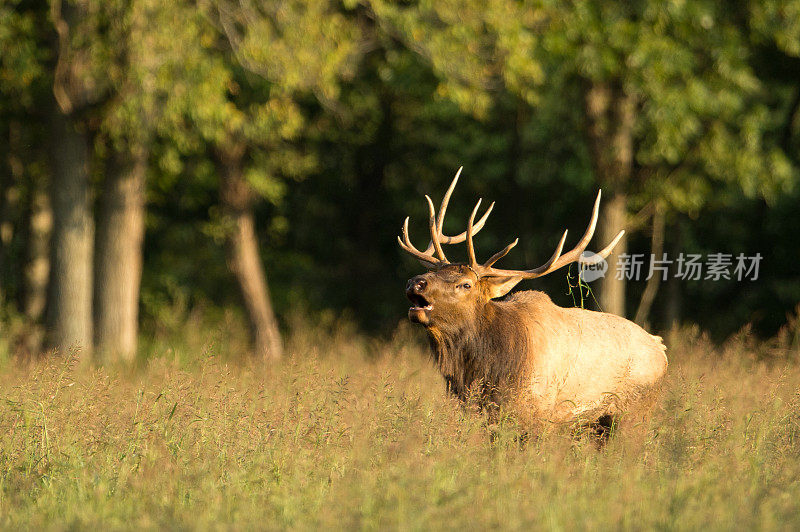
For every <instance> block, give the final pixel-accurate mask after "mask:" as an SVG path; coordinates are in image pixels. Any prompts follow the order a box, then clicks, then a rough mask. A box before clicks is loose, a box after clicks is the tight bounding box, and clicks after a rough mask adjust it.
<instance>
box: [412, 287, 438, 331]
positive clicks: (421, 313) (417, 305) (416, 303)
mask: <svg viewBox="0 0 800 532" xmlns="http://www.w3.org/2000/svg"><path fill="white" fill-rule="evenodd" d="M408 299H409V300H410V301H411V304H412V306H411V308H410V309H408V319H410V320H411V321H415V322H417V323H421V324H423V325H427V324H428V323H429V322H430V315H429V313H430V311H432V310H433V304H432V303H431V302H429V301H428V300H427V299H425V298H424V297H422V296H421V295H419V294H414V293H409V294H408Z"/></svg>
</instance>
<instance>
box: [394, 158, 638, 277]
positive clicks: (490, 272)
mask: <svg viewBox="0 0 800 532" xmlns="http://www.w3.org/2000/svg"><path fill="white" fill-rule="evenodd" d="M463 168H464V167H463V166H462V167H461V168H459V169H458V172H456V176H455V177H454V178H453V182H452V183H450V187H449V188H448V189H447V192H446V193H445V195H444V199H442V204H441V206H440V207H439V216H438V218H437V216H436V211H435V209H434V207H433V201H432V200H431V198H430V196H428V195H426V196H425V199H426V200H427V201H428V211H429V218H428V228H429V229H430V233H431V241H430V243H429V244H428V247H427V248H426V249H425V251H420V250H418V249H417V248H416V247H414V245H413V244H412V243H411V240H410V239H409V237H408V222H409V218H408V217H406V219H405V222H404V223H403V238H402V239H401V238H400V237H399V236H398V237H397V241H398V242H399V243H400V247H402V248H403V249H404V250H406V251H407V252H408V253H410V254H411V255H413V256H415V257H416V258H417V259H418V260H419V261H420V262H422V263H423V265H425V266H427V267H430V268H432V269H437V268H440V267H442V266H444V265H446V264H450V263H449V262H448V260H447V257H446V256H445V254H444V251H443V250H442V244H459V243H461V242H464V241H465V240H466V242H467V255H468V260H469V262H468V265H469V267H470V268H471V269H472V270H473V271H474V272H475V273H476V274H478V275H479V276H480V277H514V278H518V279H520V280H522V279H535V278H537V277H542V276H544V275H547V274H548V273H551V272H554V271H555V270H557V269H559V268H563V267H564V266H566V265H567V264H571V263H573V262H575V261H577V260H579V259H580V258H581V253H583V252H584V250H586V246H588V245H589V241H590V240H591V239H592V236H594V230H595V227H596V226H597V215H598V213H599V211H600V194H601V192H600V191H598V192H597V199H596V200H595V202H594V209H592V219H591V220H589V227H587V229H586V232H585V233H584V234H583V237H582V238H581V239H580V241H579V242H578V244H577V245H576V246H575V247H574V248H572V249H571V250H570V251H568V252H567V253H565V254H563V255H562V254H561V252H562V250H563V249H564V242H565V241H566V239H567V231H564V234H563V235H562V236H561V240H559V242H558V246H556V250H555V252H554V253H553V255H552V256H551V257H550V259H549V260H548V261H547V262H545V263H544V264H542V265H541V266H539V267H538V268H533V269H532V270H502V269H498V268H494V267H492V266H493V265H494V263H495V262H497V261H498V260H500V259H501V258H503V257H505V256H506V255H507V254H508V252H509V251H511V250H512V249H513V248H514V246H516V245H517V243H518V242H519V239H516V240H514V241H513V242H512V243H510V244H509V245H507V246H506V247H504V248H503V249H502V250H500V251H498V252H497V253H495V254H494V255H492V256H491V257H490V258H489V260H487V261H486V262H484V263H483V264H478V261H477V259H476V258H475V245H474V243H473V241H472V238H473V236H475V235H476V234H477V233H478V231H480V230H481V229H483V226H484V225H485V223H486V219H487V218H488V217H489V214H490V213H491V212H492V209H493V208H494V203H492V204H491V205H490V206H489V208H488V209H487V210H486V212H485V213H484V215H483V216H482V217H481V219H480V220H478V222H477V223H475V216H477V214H478V210H479V209H480V206H481V201H482V200H480V199H479V200H478V203H477V204H476V205H475V208H474V209H472V213H471V214H470V217H469V221H468V222H467V230H466V231H464V232H463V233H461V234H459V235H456V236H446V235H444V234H442V226H443V224H444V215H445V212H446V211H447V205H448V203H449V202H450V195H451V194H452V193H453V189H454V188H455V186H456V183H457V182H458V178H459V176H460V175H461V170H462V169H463ZM624 234H625V231H620V232H619V233H618V234H617V236H615V237H614V239H613V240H612V241H611V243H610V244H609V245H608V246H606V247H605V248H603V250H602V251H600V252H599V253H596V254H595V255H594V256H592V257H590V258H586V259H583V261H582V262H583V263H584V264H596V263H598V262H600V261H601V260H603V259H605V258H606V257H608V256H609V255H610V254H611V251H612V250H613V249H614V247H615V246H616V245H617V243H618V242H619V241H620V239H621V238H622V235H624ZM434 252H435V253H436V255H437V256H438V257H437V256H434Z"/></svg>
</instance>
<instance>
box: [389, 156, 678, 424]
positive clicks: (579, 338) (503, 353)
mask: <svg viewBox="0 0 800 532" xmlns="http://www.w3.org/2000/svg"><path fill="white" fill-rule="evenodd" d="M460 174H461V169H459V170H458V173H456V176H455V178H454V179H453V181H452V183H451V184H450V187H449V188H448V189H447V192H446V193H445V195H444V199H443V200H442V203H441V206H440V208H439V213H438V216H437V214H436V211H435V209H434V206H433V201H431V198H430V197H429V196H427V195H426V196H425V199H426V200H427V201H428V208H429V213H430V215H429V218H428V226H429V230H430V243H429V244H428V247H427V248H426V249H425V251H420V250H419V249H418V248H416V247H414V245H413V244H412V243H411V240H410V239H409V235H408V222H409V219H408V218H406V219H405V223H404V224H403V230H402V238H400V237H398V241H399V242H400V247H402V248H403V250H405V251H407V252H408V253H410V254H411V255H413V256H414V257H415V258H417V259H418V260H419V261H420V262H421V263H422V264H423V265H424V266H426V267H427V268H428V270H429V271H428V272H427V273H425V274H423V275H418V276H416V277H414V278H412V279H410V280H409V281H408V285H407V288H406V295H407V296H408V299H409V300H410V301H411V303H412V305H413V306H412V307H411V308H410V309H409V311H408V317H409V319H410V320H411V321H412V322H416V323H419V324H421V325H422V326H424V327H425V329H426V331H427V334H428V338H429V340H430V344H431V347H432V350H433V355H434V359H435V361H436V364H437V365H438V367H439V370H440V371H441V373H442V375H443V376H444V378H445V381H446V383H447V388H448V389H449V390H450V391H451V392H452V393H454V394H455V395H456V396H458V397H459V398H461V399H462V400H466V399H467V398H468V397H470V396H472V397H474V393H475V391H476V389H477V391H478V397H480V398H481V401H482V404H484V405H485V404H497V403H507V402H509V401H510V402H513V403H514V406H515V409H516V410H517V411H520V409H521V410H522V411H523V413H524V415H525V416H530V419H532V420H537V421H550V422H575V421H583V422H588V423H599V424H600V425H604V426H607V425H608V423H610V422H612V421H613V420H615V419H617V418H618V417H619V415H620V414H622V413H623V412H626V411H628V410H631V409H634V406H635V405H637V404H638V405H641V404H643V403H646V402H647V401H645V398H646V397H649V396H651V395H652V394H651V393H649V392H651V391H652V390H653V389H654V388H655V385H656V384H657V383H658V382H659V381H660V380H661V378H662V377H663V375H664V374H665V372H666V369H667V357H666V348H665V347H664V345H663V343H662V342H661V338H660V337H658V336H653V335H651V334H649V333H647V332H646V331H645V330H644V329H642V328H641V327H639V326H638V325H636V324H635V323H633V322H631V321H628V320H626V319H625V318H622V317H620V316H616V315H613V314H608V313H605V312H596V311H591V310H584V309H581V308H562V307H559V306H557V305H556V304H554V303H553V302H552V301H551V300H550V298H549V297H548V296H547V295H546V294H544V293H543V292H539V291H522V292H515V293H513V294H511V295H508V296H507V294H508V293H509V291H510V290H511V289H512V288H514V286H516V285H517V284H518V283H519V282H520V281H522V280H524V279H536V278H538V277H542V276H544V275H547V274H549V273H552V272H554V271H555V270H558V269H559V268H562V267H564V266H567V265H568V264H571V263H573V262H576V261H578V262H583V263H586V262H590V263H591V262H594V263H598V262H600V261H601V260H602V259H605V258H606V257H607V256H608V255H609V254H610V253H611V251H612V250H613V248H614V246H615V245H616V244H617V243H618V242H619V240H620V238H621V237H622V235H623V234H624V231H620V233H619V234H618V235H617V236H616V237H615V238H614V240H613V241H612V242H611V243H610V244H609V245H608V246H607V247H606V248H604V249H603V250H602V251H600V252H599V253H597V254H595V255H592V258H590V259H586V258H585V257H584V258H582V257H581V254H582V253H583V252H584V250H585V249H586V246H587V245H588V244H589V241H590V240H591V238H592V235H593V234H594V230H595V225H596V224H597V214H598V211H599V208H600V192H598V194H597V199H596V201H595V203H594V210H593V211H592V218H591V220H590V221H589V227H588V228H587V230H586V233H585V234H584V235H583V237H582V238H581V239H580V241H579V242H578V244H577V246H575V248H573V249H572V250H571V251H568V252H566V253H563V254H562V250H563V247H564V242H565V240H566V238H567V232H566V231H564V234H563V236H562V237H561V240H560V241H559V242H558V245H557V246H556V250H555V252H554V253H553V255H552V256H551V257H550V259H549V260H548V261H547V262H546V263H544V264H543V265H541V266H539V267H538V268H533V269H531V270H504V269H498V268H495V267H494V264H495V263H496V262H497V261H498V260H499V259H501V258H502V257H504V256H505V255H506V254H508V252H509V251H511V249H512V248H513V247H514V246H515V245H516V244H517V242H518V241H519V239H517V240H514V242H512V243H511V244H509V245H508V246H506V247H505V248H503V249H502V250H501V251H499V252H497V253H495V254H494V255H492V256H491V258H489V260H487V261H486V262H484V263H483V264H478V261H477V260H476V258H475V246H474V244H473V236H474V235H475V234H476V233H477V232H478V231H480V230H481V229H482V228H483V226H484V224H485V223H486V219H487V218H488V216H489V214H490V213H491V211H492V208H493V207H494V203H492V205H491V206H490V207H489V208H488V209H487V210H486V213H485V214H484V215H483V216H482V217H481V218H480V219H479V220H478V222H477V223H476V222H475V217H476V215H477V213H478V210H479V208H480V205H481V200H478V203H477V205H475V208H474V209H473V210H472V214H471V215H470V217H469V221H468V222H467V229H466V231H464V232H463V233H461V234H459V235H457V236H446V235H445V234H444V233H443V232H442V228H443V224H444V216H445V212H446V210H447V205H448V203H449V201H450V196H451V194H452V193H453V189H454V188H455V186H456V183H457V182H458V178H459V175H460ZM465 241H466V243H467V255H468V261H467V262H466V263H451V262H449V261H448V259H447V257H446V256H445V253H444V249H443V246H444V245H446V244H459V243H462V242H465ZM504 296H507V297H504Z"/></svg>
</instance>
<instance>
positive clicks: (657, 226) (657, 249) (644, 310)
mask: <svg viewBox="0 0 800 532" xmlns="http://www.w3.org/2000/svg"><path fill="white" fill-rule="evenodd" d="M663 253H664V207H663V206H662V205H660V204H656V207H655V210H654V211H653V234H652V236H651V239H650V260H661V259H662V256H663ZM661 275H662V274H661V272H656V271H654V272H653V276H652V277H650V279H648V280H647V285H646V286H645V287H644V293H643V294H642V298H641V299H640V300H639V308H638V309H636V317H635V318H634V319H633V321H635V322H636V323H638V324H639V325H645V323H647V320H648V318H649V317H650V309H651V308H652V307H653V301H655V299H656V294H658V287H659V285H660V284H661Z"/></svg>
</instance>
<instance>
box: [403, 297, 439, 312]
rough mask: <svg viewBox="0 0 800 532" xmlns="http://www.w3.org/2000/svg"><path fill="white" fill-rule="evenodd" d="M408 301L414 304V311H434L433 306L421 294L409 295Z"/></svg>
mask: <svg viewBox="0 0 800 532" xmlns="http://www.w3.org/2000/svg"><path fill="white" fill-rule="evenodd" d="M408 299H409V300H411V302H412V303H413V306H412V307H411V309H412V310H433V304H431V303H429V302H428V300H427V299H425V298H424V297H422V296H421V295H419V294H408Z"/></svg>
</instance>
